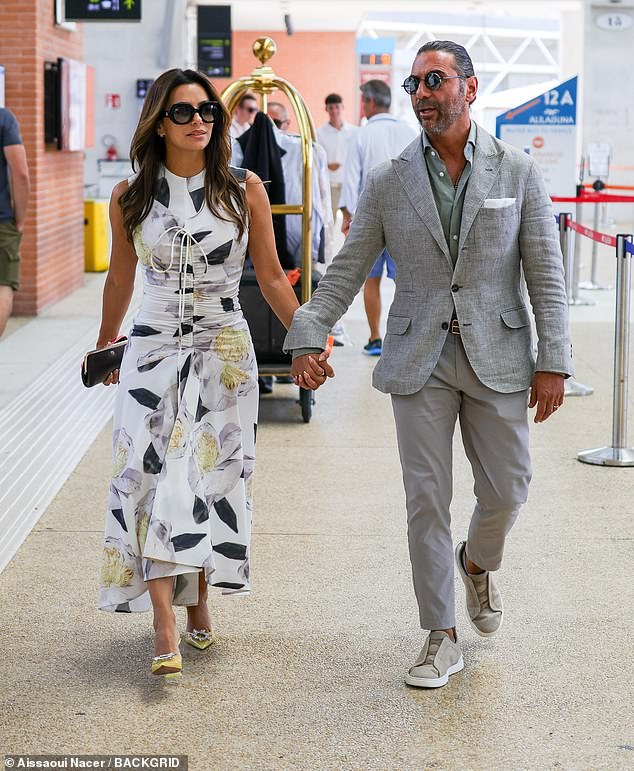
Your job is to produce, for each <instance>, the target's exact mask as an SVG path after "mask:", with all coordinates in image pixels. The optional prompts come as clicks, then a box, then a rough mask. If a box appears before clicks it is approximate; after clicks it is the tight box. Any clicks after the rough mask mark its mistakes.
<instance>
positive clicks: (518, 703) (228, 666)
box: [0, 301, 634, 771]
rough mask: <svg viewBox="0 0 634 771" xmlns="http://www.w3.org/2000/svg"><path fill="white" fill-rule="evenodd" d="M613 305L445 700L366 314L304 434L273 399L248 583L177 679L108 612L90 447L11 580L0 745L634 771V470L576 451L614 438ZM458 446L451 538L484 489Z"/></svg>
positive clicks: (140, 634)
mask: <svg viewBox="0 0 634 771" xmlns="http://www.w3.org/2000/svg"><path fill="white" fill-rule="evenodd" d="M605 302H607V301H604V303H605ZM609 315H610V314H609V313H607V315H606V314H604V317H602V316H601V314H599V313H598V312H594V311H593V312H589V313H586V314H585V315H584V313H583V312H581V311H578V310H576V309H573V320H575V319H576V320H575V323H574V326H573V329H574V340H575V349H576V361H577V369H578V377H579V379H580V380H581V381H582V382H585V383H589V384H591V385H593V386H594V387H595V388H596V392H595V394H594V395H593V396H591V397H586V398H580V399H570V400H568V402H567V404H566V406H565V408H564V409H562V410H560V412H559V413H558V414H557V415H556V417H555V418H553V419H552V420H551V421H549V422H548V423H547V424H545V425H543V426H540V427H537V428H535V430H534V431H533V433H532V447H533V456H534V467H535V474H534V481H533V485H532V488H531V495H530V499H529V502H528V504H527V505H526V507H525V509H524V511H523V513H522V516H521V517H520V521H519V523H518V525H517V527H516V528H515V530H514V531H513V532H512V534H511V537H510V538H509V542H508V550H507V556H506V562H505V565H504V568H503V571H502V573H501V577H500V580H501V585H502V588H503V591H504V598H505V604H506V611H507V612H506V620H505V624H504V627H503V629H502V631H501V633H500V635H499V636H498V637H497V638H495V639H493V640H482V639H480V638H478V637H477V636H475V634H474V633H473V632H472V631H471V630H470V628H469V627H468V626H467V624H466V623H465V622H464V613H463V610H462V595H461V591H460V589H461V587H460V585H458V584H457V585H456V590H457V592H458V593H459V597H460V601H459V630H460V632H461V633H462V642H463V647H464V654H465V660H466V667H465V670H464V671H463V672H462V673H460V674H458V675H456V676H454V677H452V679H451V681H450V684H449V685H448V686H447V687H446V688H444V689H440V690H438V691H418V690H410V689H408V688H407V687H406V686H405V685H404V684H403V674H404V672H405V669H406V668H407V666H408V665H409V664H410V663H411V661H412V660H413V659H414V657H415V656H416V655H417V653H418V650H419V648H420V646H421V643H422V639H423V638H422V633H421V631H420V630H419V629H418V628H417V614H416V608H415V603H414V598H413V592H412V588H411V583H410V570H409V562H408V555H407V548H406V539H405V516H404V496H403V492H402V488H401V478H400V469H399V464H398V458H397V453H396V448H395V435H394V429H393V424H392V418H391V410H390V402H389V399H388V397H385V396H383V395H381V394H379V393H377V392H375V391H372V390H371V388H370V386H369V381H370V373H371V369H372V366H373V361H372V360H369V359H368V358H366V357H364V356H362V355H361V354H360V352H359V346H360V345H361V344H362V343H363V342H364V337H365V334H366V331H365V326H364V324H363V322H362V320H361V319H362V314H361V312H360V310H359V308H358V306H357V311H356V314H355V313H353V314H352V317H351V318H352V320H351V321H350V322H349V324H348V327H349V331H350V332H351V334H352V337H353V339H354V341H355V344H356V345H355V347H354V348H346V349H339V350H337V351H336V352H335V355H334V357H333V363H334V365H335V366H336V369H337V378H336V379H335V381H334V382H332V383H330V384H329V386H328V388H327V389H324V390H323V391H322V392H320V393H319V394H318V395H317V398H318V401H317V404H316V405H315V414H314V418H313V421H312V422H311V423H310V425H303V424H302V423H300V422H299V408H298V407H297V405H295V404H294V393H295V391H294V388H293V387H292V386H278V387H276V391H275V394H274V395H273V397H268V398H266V400H264V401H263V402H262V410H261V421H260V431H259V434H258V469H257V489H256V511H255V526H254V536H253V578H254V591H253V593H252V595H251V596H250V597H248V598H242V599H238V598H233V599H232V598H221V597H219V596H216V595H214V596H213V598H212V601H211V607H212V612H213V615H214V617H215V624H216V627H217V632H218V637H219V639H218V643H217V645H216V646H214V647H213V648H212V649H211V650H209V651H208V652H206V653H202V654H201V653H198V652H196V651H194V650H192V649H186V650H184V651H183V653H184V664H185V674H184V675H183V677H182V679H181V681H180V683H179V684H178V685H175V686H167V685H164V684H163V683H162V682H160V681H157V679H153V678H152V677H151V676H150V675H149V672H148V667H149V660H150V657H151V655H152V653H151V652H152V638H151V619H150V617H149V616H148V615H136V616H130V615H107V614H100V613H98V612H97V611H96V610H95V599H96V592H97V580H98V571H99V561H100V552H101V539H102V519H103V509H104V503H105V492H106V487H107V477H108V469H109V465H110V460H109V452H110V448H109V436H108V431H107V430H106V431H104V432H103V433H102V434H101V435H100V436H99V438H98V439H97V441H96V442H95V444H94V445H93V447H92V448H91V449H90V451H89V452H88V453H87V455H86V456H85V458H84V460H83V461H82V463H81V464H80V466H79V467H78V468H77V469H76V471H75V472H74V473H73V475H72V476H71V478H70V479H69V481H68V482H67V484H66V485H65V486H64V488H63V489H62V491H61V492H60V494H59V495H58V496H57V498H56V500H55V501H54V503H53V504H52V505H51V507H50V508H49V510H48V511H47V512H46V514H45V515H44V516H43V518H42V519H41V520H40V522H39V524H38V526H37V527H36V529H35V531H34V532H33V533H32V534H31V535H30V536H29V537H28V539H27V541H26V542H25V544H24V546H23V547H22V548H21V549H20V551H19V553H18V555H17V556H16V557H15V559H14V560H13V561H12V563H11V564H10V565H9V567H8V568H7V569H6V570H5V571H4V573H3V574H2V575H0V646H1V650H2V662H3V673H2V685H1V687H0V690H1V696H0V719H1V721H2V725H1V728H0V752H11V753H19V752H33V753H35V752H55V753H62V752H78V753H114V752H133V753H163V752H164V753H171V754H173V753H183V754H187V755H189V758H190V768H192V769H195V771H216V770H218V771H225V769H226V770H227V771H229V770H233V769H390V770H391V769H427V768H434V769H447V770H450V769H469V770H471V769H473V770H474V771H476V770H477V771H480V769H483V770H486V771H489V770H491V771H493V770H494V769H495V770H497V769H499V770H500V771H507V770H508V771H515V770H516V769H517V770H519V769H526V770H527V771H535V770H536V769H551V768H558V769H569V770H571V771H578V770H581V769H583V770H584V771H585V770H588V771H590V770H594V769H634V698H633V693H632V682H633V681H634V677H633V675H634V667H633V664H632V660H633V656H632V653H633V650H634V643H633V640H634V621H633V612H632V608H633V607H634V589H633V586H634V582H633V579H632V575H633V573H632V565H633V562H634V496H633V495H632V490H633V489H634V487H633V482H634V469H608V468H596V467H591V466H587V465H582V464H580V463H578V462H577V460H576V459H575V456H576V453H577V451H578V450H581V449H586V448H589V447H594V446H598V445H602V444H605V443H607V442H608V441H609V437H610V420H611V401H610V400H611V377H612V369H611V367H612V365H611V361H612V326H611V324H610V323H609V321H607V320H601V319H602V318H606V319H607V318H608V317H609ZM584 318H588V319H589V320H588V321H583V320H582V319H584ZM579 319H581V320H579ZM455 457H456V463H455V490H456V494H455V498H454V503H453V507H452V508H453V514H454V533H455V536H456V538H458V537H462V536H463V535H464V533H465V532H466V527H467V521H468V517H469V513H470V510H471V508H472V505H473V498H472V493H471V484H472V483H471V479H470V473H469V469H468V466H467V464H466V461H465V460H464V458H463V456H462V454H461V450H460V446H459V445H457V447H456V453H455ZM180 620H181V622H182V621H183V616H182V615H181V616H180ZM181 625H182V624H181ZM185 647H186V646H185Z"/></svg>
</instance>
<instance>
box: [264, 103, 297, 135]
mask: <svg viewBox="0 0 634 771" xmlns="http://www.w3.org/2000/svg"><path fill="white" fill-rule="evenodd" d="M266 114H267V115H268V116H269V118H270V119H271V120H272V121H273V123H275V125H276V126H277V128H278V129H279V130H280V131H284V132H288V130H289V128H290V125H291V119H290V118H289V117H288V110H287V109H286V107H284V105H283V104H282V103H281V102H269V103H268V105H267V108H266Z"/></svg>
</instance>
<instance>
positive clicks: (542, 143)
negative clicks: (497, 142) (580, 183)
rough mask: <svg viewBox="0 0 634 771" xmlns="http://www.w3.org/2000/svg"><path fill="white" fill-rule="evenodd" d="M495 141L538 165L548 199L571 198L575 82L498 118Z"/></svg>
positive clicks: (574, 167) (574, 173) (574, 168)
mask: <svg viewBox="0 0 634 771" xmlns="http://www.w3.org/2000/svg"><path fill="white" fill-rule="evenodd" d="M495 134H496V136H497V137H498V139H501V140H502V141H503V142H508V143H509V144H511V145H515V146H516V147H520V148H521V149H522V150H524V151H525V152H527V153H529V154H530V155H532V156H533V157H534V158H535V159H536V160H537V162H538V163H539V165H540V167H541V170H542V172H543V174H544V178H545V180H546V187H547V189H548V192H549V193H550V195H554V196H574V194H575V186H576V184H577V162H576V153H577V78H576V77H575V78H571V79H570V80H567V81H566V82H565V83H561V84H560V85H559V86H555V88H551V89H549V90H548V91H546V92H545V93H543V94H541V95H540V96H537V97H535V99H531V100H529V101H528V102H524V104H521V105H519V107H514V108H513V109H511V110H508V112H505V113H503V114H502V115H498V117H497V118H496V121H495Z"/></svg>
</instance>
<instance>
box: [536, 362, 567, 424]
mask: <svg viewBox="0 0 634 771" xmlns="http://www.w3.org/2000/svg"><path fill="white" fill-rule="evenodd" d="M563 403H564V376H563V375H559V374H557V373H556V372H536V373H535V375H534V376H533V382H532V383H531V398H530V401H529V403H528V406H529V407H535V406H537V412H536V413H535V418H534V421H535V423H543V422H544V421H545V420H548V418H549V417H550V416H551V415H552V414H553V412H555V410H556V409H557V408H559V407H561V405H562V404H563Z"/></svg>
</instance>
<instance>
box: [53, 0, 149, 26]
mask: <svg viewBox="0 0 634 771" xmlns="http://www.w3.org/2000/svg"><path fill="white" fill-rule="evenodd" d="M64 19H65V20H66V21H141V0H64Z"/></svg>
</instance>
